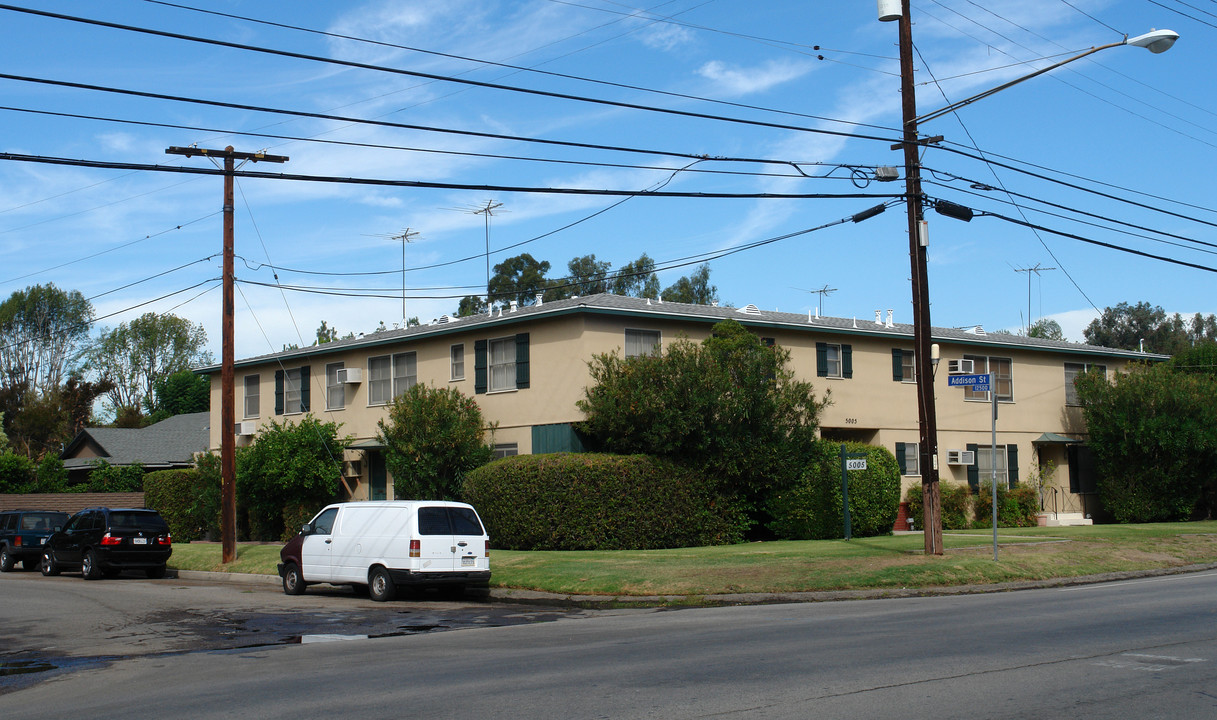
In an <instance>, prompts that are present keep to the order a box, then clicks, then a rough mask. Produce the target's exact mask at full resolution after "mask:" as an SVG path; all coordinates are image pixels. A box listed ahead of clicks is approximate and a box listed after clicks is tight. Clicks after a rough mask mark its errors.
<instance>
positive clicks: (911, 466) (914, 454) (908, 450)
mask: <svg viewBox="0 0 1217 720" xmlns="http://www.w3.org/2000/svg"><path fill="white" fill-rule="evenodd" d="M903 445H904V471H903V472H902V473H901V475H920V474H921V452H920V449H919V448H918V447H917V443H904V444H903ZM897 459H898V458H897Z"/></svg>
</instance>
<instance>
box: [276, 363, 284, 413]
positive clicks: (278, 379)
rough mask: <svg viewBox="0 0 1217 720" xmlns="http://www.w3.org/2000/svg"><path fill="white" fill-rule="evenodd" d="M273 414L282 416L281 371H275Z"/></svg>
mask: <svg viewBox="0 0 1217 720" xmlns="http://www.w3.org/2000/svg"><path fill="white" fill-rule="evenodd" d="M275 414H276V415H282V414H283V371H282V370H276V371H275Z"/></svg>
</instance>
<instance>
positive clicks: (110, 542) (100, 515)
mask: <svg viewBox="0 0 1217 720" xmlns="http://www.w3.org/2000/svg"><path fill="white" fill-rule="evenodd" d="M172 546H173V538H172V537H170V535H169V526H168V525H166V524H165V520H164V519H163V518H162V517H161V516H160V513H158V512H157V511H155V510H144V509H137V508H104V507H103V508H89V509H87V510H81V511H80V512H78V513H76V514H75V515H73V516H72V517H71V519H70V520H68V522H67V524H66V525H64V526H63V529H62V530H60V531H59V532H57V533H55V534H53V535H51V536H50V537H49V538H47V541H46V545H45V546H44V547H43V549H42V574H43V575H58V574H59V573H60V572H62V571H64V570H76V569H78V568H79V569H80V574H81V575H83V576H84V578H85V580H96V579H98V578H100V577H101V576H102V575H106V576H113V575H117V574H118V573H120V572H122V571H123V570H143V571H144V573H146V574H147V575H148V577H150V578H160V577H164V576H165V563H166V562H167V561H168V560H169V556H170V555H171V554H173V547H172Z"/></svg>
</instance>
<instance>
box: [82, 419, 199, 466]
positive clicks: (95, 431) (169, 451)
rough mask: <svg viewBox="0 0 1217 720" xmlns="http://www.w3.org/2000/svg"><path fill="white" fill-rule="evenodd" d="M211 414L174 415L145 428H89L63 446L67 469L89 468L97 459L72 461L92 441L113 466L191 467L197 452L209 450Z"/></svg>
mask: <svg viewBox="0 0 1217 720" xmlns="http://www.w3.org/2000/svg"><path fill="white" fill-rule="evenodd" d="M210 426H211V421H210V413H207V412H200V413H187V414H185V415H175V416H173V417H171V418H167V419H165V420H162V421H160V422H158V423H156V424H155V425H149V426H148V427H146V428H136V429H128V428H86V429H84V430H81V431H80V433H78V434H77V435H76V437H75V438H73V439H72V441H71V442H70V443H68V444H67V446H65V447H64V450H63V453H62V456H63V457H64V458H65V459H64V461H63V464H64V467H67V468H77V467H87V466H89V465H90V464H92V463H94V462H96V461H97V458H70V457H67V456H68V455H70V454H71V453H73V452H74V451H75V450H76V448H78V447H80V446H81V445H82V444H84V443H85V442H87V441H88V440H92V441H93V442H94V443H95V444H97V446H98V447H100V448H101V449H102V451H103V452H104V453H105V455H104V456H103V458H102V459H104V460H105V461H106V462H108V463H110V464H111V465H131V464H133V463H137V462H138V463H140V464H141V465H143V466H144V467H145V468H157V467H168V466H176V465H189V464H191V462H192V459H193V457H194V454H195V453H199V452H204V451H206V450H207V446H208V441H209V437H208V436H209V430H210Z"/></svg>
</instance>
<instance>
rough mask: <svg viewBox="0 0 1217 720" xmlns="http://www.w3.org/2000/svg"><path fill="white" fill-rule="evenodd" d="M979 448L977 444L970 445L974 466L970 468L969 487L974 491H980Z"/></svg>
mask: <svg viewBox="0 0 1217 720" xmlns="http://www.w3.org/2000/svg"><path fill="white" fill-rule="evenodd" d="M978 448H979V446H978V445H977V444H976V443H968V451H969V452H971V453H972V464H971V465H969V466H968V487H970V488H972V489H973V490H979V489H980V468H979V467H977V465H976V463H977V462H979V461H980V453H979V452H978V451H977V449H978Z"/></svg>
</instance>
